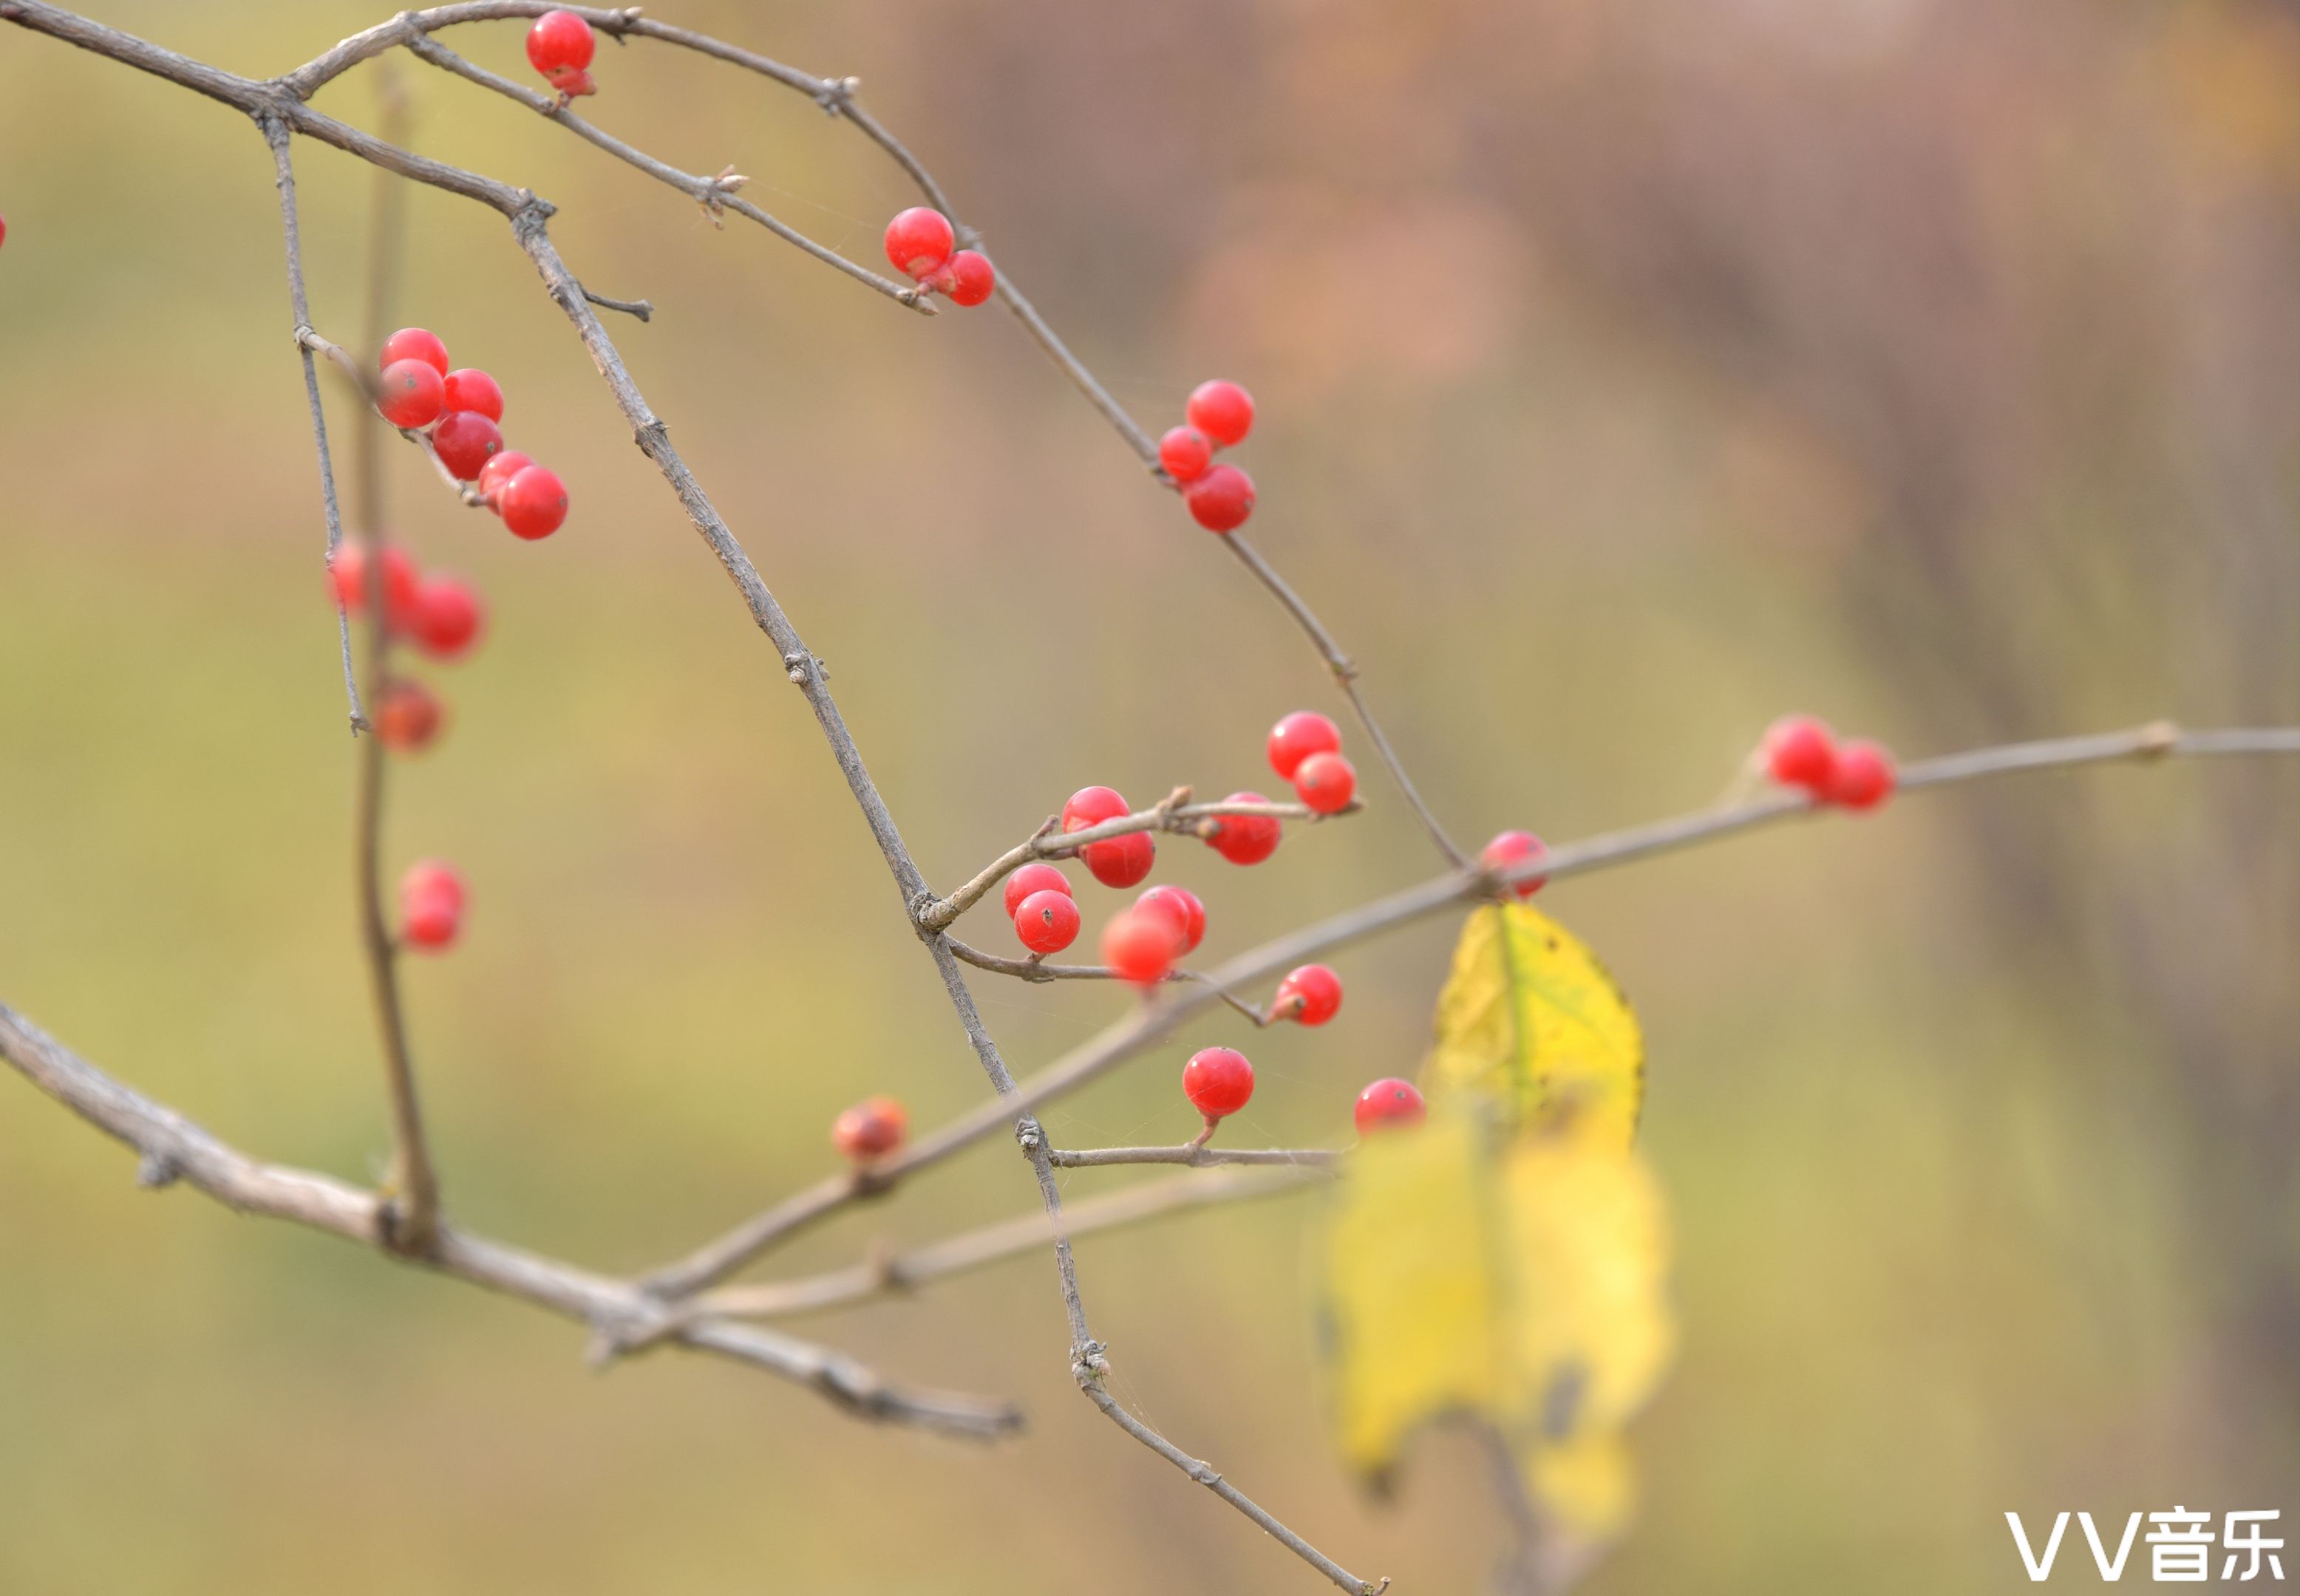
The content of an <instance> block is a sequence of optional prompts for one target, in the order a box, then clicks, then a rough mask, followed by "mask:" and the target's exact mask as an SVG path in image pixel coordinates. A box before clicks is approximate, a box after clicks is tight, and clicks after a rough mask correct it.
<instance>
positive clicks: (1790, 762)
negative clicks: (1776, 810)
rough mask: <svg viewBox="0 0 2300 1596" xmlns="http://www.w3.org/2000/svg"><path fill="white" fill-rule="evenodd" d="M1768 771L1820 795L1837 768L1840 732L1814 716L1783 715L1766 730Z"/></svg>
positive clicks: (1787, 784)
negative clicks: (1836, 732) (1833, 730)
mask: <svg viewBox="0 0 2300 1596" xmlns="http://www.w3.org/2000/svg"><path fill="white" fill-rule="evenodd" d="M1763 752H1764V761H1765V774H1766V775H1767V776H1770V777H1772V778H1773V779H1774V780H1775V781H1777V782H1779V783H1780V784H1781V785H1782V786H1785V787H1804V789H1806V790H1807V791H1808V792H1811V793H1813V794H1815V795H1818V794H1820V792H1821V789H1822V788H1823V787H1826V786H1828V785H1829V777H1831V776H1833V775H1835V774H1836V771H1837V735H1836V734H1835V733H1834V732H1832V731H1830V730H1829V725H1828V723H1827V722H1826V721H1821V720H1816V719H1813V717H1812V716H1811V715H1784V716H1782V717H1781V719H1779V720H1776V721H1774V722H1773V723H1772V725H1771V726H1770V727H1767V728H1766V730H1765V741H1764V744H1763Z"/></svg>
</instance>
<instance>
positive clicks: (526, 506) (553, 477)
mask: <svg viewBox="0 0 2300 1596" xmlns="http://www.w3.org/2000/svg"><path fill="white" fill-rule="evenodd" d="M496 514H497V515H500V516H502V517H503V524H504V526H506V527H509V528H511V529H512V531H513V532H514V533H516V534H517V535H518V536H521V537H525V538H529V539H533V538H537V537H548V536H551V535H552V534H553V533H554V532H556V531H558V530H559V527H560V523H561V522H562V521H564V520H566V519H567V485H566V484H565V483H563V482H562V481H560V480H559V473H558V472H556V471H554V470H550V469H549V468H547V467H545V466H539V465H531V466H529V467H528V468H527V469H526V470H523V471H521V472H520V473H519V474H518V475H516V476H514V477H513V478H512V479H511V480H510V481H508V482H506V483H504V485H503V489H502V491H501V492H499V493H497V494H496Z"/></svg>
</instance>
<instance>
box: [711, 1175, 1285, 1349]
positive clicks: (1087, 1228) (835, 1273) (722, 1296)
mask: <svg viewBox="0 0 2300 1596" xmlns="http://www.w3.org/2000/svg"><path fill="white" fill-rule="evenodd" d="M1322 1177H1323V1172H1322V1171H1320V1170H1316V1169H1312V1168H1295V1169H1291V1170H1288V1171H1286V1172H1283V1173H1280V1174H1279V1175H1275V1176H1271V1175H1260V1174H1253V1173H1249V1172H1246V1171H1243V1170H1239V1171H1227V1172H1224V1173H1221V1174H1218V1175H1207V1176H1201V1175H1179V1176H1169V1177H1168V1178H1166V1179H1163V1180H1153V1181H1145V1182H1143V1183H1142V1184H1141V1185H1137V1186H1134V1187H1132V1188H1130V1189H1129V1190H1127V1191H1122V1192H1113V1193H1109V1194H1107V1195H1105V1196H1101V1197H1091V1198H1088V1200H1087V1201H1084V1202H1066V1203H1064V1204H1063V1223H1064V1224H1066V1225H1067V1226H1069V1227H1070V1234H1071V1236H1072V1237H1073V1238H1076V1237H1079V1236H1082V1235H1088V1234H1092V1233H1094V1232H1096V1231H1100V1230H1114V1229H1117V1228H1119V1227H1121V1226H1129V1225H1138V1224H1142V1223H1144V1222H1146V1221H1147V1220H1151V1219H1156V1218H1164V1217H1165V1216H1166V1215H1169V1214H1174V1213H1181V1212H1185V1211H1187V1210H1188V1209H1194V1208H1209V1207H1213V1206H1215V1205H1217V1204H1221V1203H1230V1202H1250V1201H1254V1200H1255V1199H1256V1198H1261V1197H1277V1196H1283V1195H1285V1194H1287V1193H1293V1192H1300V1191H1306V1190H1308V1189H1309V1188H1310V1187H1311V1186H1312V1185H1315V1184H1317V1183H1318V1181H1319V1180H1320V1179H1321V1178H1322ZM1053 1239H1054V1233H1053V1231H1052V1230H1050V1229H1049V1228H1048V1226H1047V1223H1046V1214H1045V1212H1044V1210H1043V1209H1039V1210H1034V1211H1032V1212H1030V1213H1028V1214H1024V1215H1021V1216H1020V1217H1019V1218H1013V1219H1007V1220H1004V1221H1001V1222H1000V1223H998V1224H996V1225H989V1226H984V1227H983V1228H981V1229H979V1230H971V1231H968V1232H966V1233H965V1234H962V1235H956V1236H953V1237H951V1238H950V1239H949V1240H947V1241H942V1242H937V1243H932V1244H930V1245H929V1246H925V1247H921V1248H919V1249H917V1250H916V1251H911V1252H904V1253H898V1254H896V1255H894V1256H892V1257H888V1258H885V1259H873V1260H871V1261H867V1262H863V1263H859V1264H854V1265H850V1266H849V1267H848V1268H843V1269H832V1270H829V1271H826V1272H825V1273H823V1274H821V1275H811V1276H805V1277H804V1278H801V1279H796V1280H778V1281H772V1282H770V1283H768V1284H762V1285H731V1286H727V1287H724V1288H722V1289H721V1290H719V1291H714V1292H711V1293H706V1294H705V1295H704V1296H701V1297H698V1298H697V1299H696V1301H695V1302H694V1303H693V1305H692V1309H693V1311H695V1312H696V1313H699V1314H719V1315H722V1316H724V1317H726V1318H780V1317H782V1316H784V1315H786V1314H794V1313H808V1312H812V1311H814V1310H815V1309H824V1308H836V1307H839V1306H842V1305H844V1304H846V1303H849V1302H859V1301H865V1300H866V1299H868V1298H871V1297H874V1296H881V1295H886V1294H889V1293H902V1292H908V1291H911V1290H913V1289H915V1288H917V1287H919V1286H921V1285H926V1284H929V1283H931V1282H933V1281H936V1280H940V1279H942V1278H943V1277H945V1276H950V1275H957V1274H962V1273H964V1272H965V1271H967V1270H970V1269H978V1268H982V1267H983V1266H985V1265H987V1264H992V1263H996V1262H999V1261H1000V1260H1002V1259H1009V1258H1015V1257H1019V1256H1020V1255H1021V1254H1023V1253H1025V1252H1036V1251H1038V1250H1039V1249H1040V1248H1042V1247H1044V1246H1046V1244H1047V1243H1049V1242H1050V1241H1052V1240H1053Z"/></svg>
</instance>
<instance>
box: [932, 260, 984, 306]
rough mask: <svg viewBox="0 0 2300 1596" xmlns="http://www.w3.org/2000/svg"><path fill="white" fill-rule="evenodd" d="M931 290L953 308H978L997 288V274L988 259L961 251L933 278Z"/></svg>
mask: <svg viewBox="0 0 2300 1596" xmlns="http://www.w3.org/2000/svg"><path fill="white" fill-rule="evenodd" d="M934 286H935V292H936V293H937V294H940V295H943V296H944V297H945V298H946V299H948V300H949V301H950V302H951V303H953V304H963V305H977V304H980V303H982V302H983V301H984V300H986V299H988V298H989V297H990V295H991V293H992V291H993V290H994V289H996V287H998V273H997V272H996V270H994V269H993V268H992V266H991V264H990V257H989V256H988V255H983V254H976V253H975V252H974V251H973V250H971V249H962V250H960V251H959V252H958V253H957V254H954V255H953V256H951V258H950V259H949V260H948V261H946V262H944V264H943V268H942V270H939V271H937V272H936V273H935V274H934Z"/></svg>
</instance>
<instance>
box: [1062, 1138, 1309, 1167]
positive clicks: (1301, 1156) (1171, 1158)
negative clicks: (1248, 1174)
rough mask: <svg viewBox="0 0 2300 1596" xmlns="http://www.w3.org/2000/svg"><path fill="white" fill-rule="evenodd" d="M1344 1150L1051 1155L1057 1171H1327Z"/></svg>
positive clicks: (1132, 1150)
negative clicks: (1118, 1167)
mask: <svg viewBox="0 0 2300 1596" xmlns="http://www.w3.org/2000/svg"><path fill="white" fill-rule="evenodd" d="M1344 1151H1345V1150H1343V1149H1339V1148H1329V1147H1209V1146H1207V1145H1205V1144H1204V1143H1196V1142H1186V1143H1183V1144H1182V1145H1181V1146H1179V1147H1081V1148H1077V1149H1073V1150H1071V1151H1066V1152H1054V1153H1052V1154H1049V1155H1048V1156H1049V1157H1050V1158H1051V1159H1052V1160H1053V1162H1054V1168H1057V1169H1099V1168H1104V1167H1105V1166H1107V1165H1111V1164H1187V1165H1188V1166H1189V1167H1190V1168H1193V1169H1204V1168H1212V1167H1213V1165H1216V1164H1291V1165H1296V1166H1299V1167H1301V1168H1321V1169H1322V1168H1329V1167H1331V1166H1332V1165H1333V1164H1335V1163H1336V1162H1338V1160H1340V1159H1341V1157H1342V1155H1343V1152H1344Z"/></svg>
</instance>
